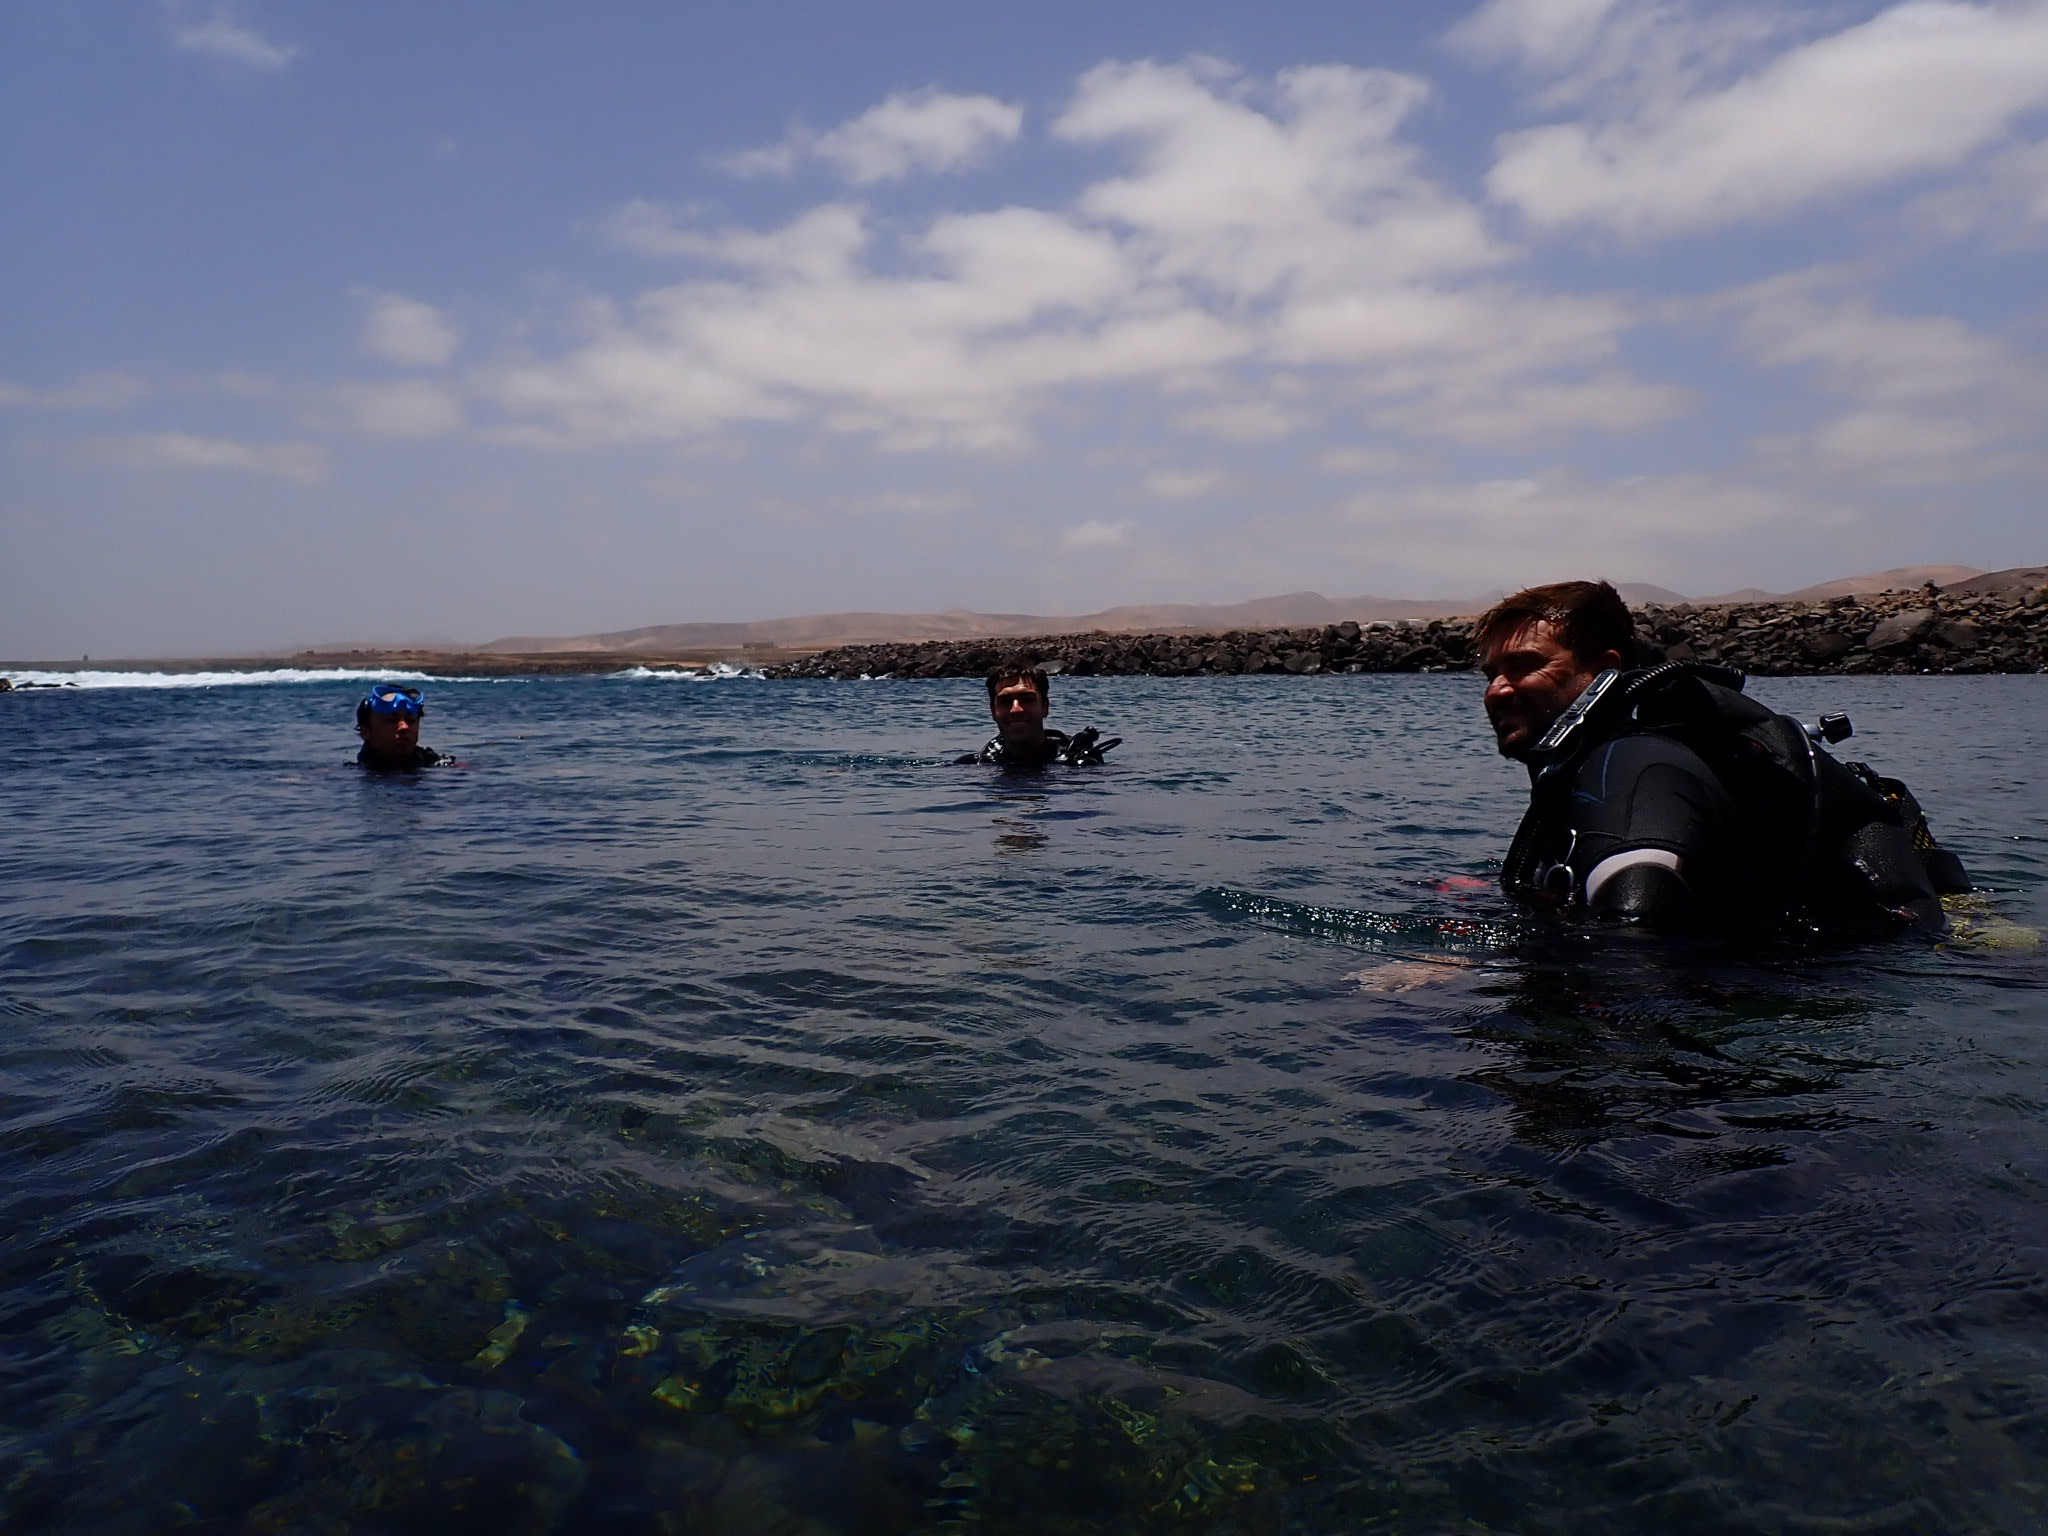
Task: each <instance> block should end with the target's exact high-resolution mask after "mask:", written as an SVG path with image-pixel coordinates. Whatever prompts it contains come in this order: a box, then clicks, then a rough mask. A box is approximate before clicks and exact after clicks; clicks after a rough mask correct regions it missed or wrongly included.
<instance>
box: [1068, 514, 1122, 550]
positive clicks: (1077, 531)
mask: <svg viewBox="0 0 2048 1536" xmlns="http://www.w3.org/2000/svg"><path fill="white" fill-rule="evenodd" d="M1131 528H1132V524H1130V523H1128V522H1121V523H1106V522H1102V521H1100V520H1099V519H1096V518H1090V519H1089V520H1088V521H1087V522H1085V523H1076V524H1075V525H1074V526H1073V527H1071V528H1069V529H1067V530H1066V532H1064V533H1062V534H1061V535H1060V542H1061V543H1062V544H1064V545H1065V546H1066V547H1067V548H1068V549H1110V548H1114V547H1115V546H1117V545H1120V544H1128V543H1129V542H1130V539H1131Z"/></svg>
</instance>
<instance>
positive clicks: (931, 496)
mask: <svg viewBox="0 0 2048 1536" xmlns="http://www.w3.org/2000/svg"><path fill="white" fill-rule="evenodd" d="M843 505H844V506H845V507H846V509H847V510H848V511H850V512H866V513H871V514H874V515H877V516H882V517H950V516H951V515H952V514H953V513H955V512H964V511H966V510H967V509H968V508H969V507H971V506H973V505H974V498H973V497H972V496H968V495H965V494H963V493H961V492H959V491H879V492H877V493H876V494H874V495H872V496H856V497H853V498H852V499H851V500H849V501H847V502H845V503H843Z"/></svg>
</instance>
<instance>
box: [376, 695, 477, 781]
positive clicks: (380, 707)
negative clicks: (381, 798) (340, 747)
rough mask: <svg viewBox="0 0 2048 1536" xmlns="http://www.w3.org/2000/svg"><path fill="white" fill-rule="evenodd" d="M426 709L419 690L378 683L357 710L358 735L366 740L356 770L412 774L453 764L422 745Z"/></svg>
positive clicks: (447, 758)
mask: <svg viewBox="0 0 2048 1536" xmlns="http://www.w3.org/2000/svg"><path fill="white" fill-rule="evenodd" d="M426 712H427V706H426V704H425V702H424V701H423V700H422V699H421V697H420V691H419V689H417V688H401V687H399V686H398V685H397V684H395V683H379V684H377V686H376V687H374V688H372V689H371V690H370V691H369V692H368V693H366V694H364V695H363V701H362V703H360V704H358V705H357V706H356V734H357V735H358V736H360V737H362V738H363V746H362V750H361V751H359V752H357V753H356V766H357V767H359V768H369V769H372V770H374V771H376V772H379V773H410V772H412V771H413V770H414V769H418V768H433V767H437V766H439V765H440V764H442V763H450V762H453V761H454V759H453V758H449V757H443V756H442V755H441V754H440V753H438V752H436V751H435V750H434V749H433V748H432V747H423V746H421V745H420V718H421V716H423V715H425V714H426Z"/></svg>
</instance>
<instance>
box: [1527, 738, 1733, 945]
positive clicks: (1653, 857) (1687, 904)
mask: <svg viewBox="0 0 2048 1536" xmlns="http://www.w3.org/2000/svg"><path fill="white" fill-rule="evenodd" d="M1565 818H1566V823H1567V825H1568V826H1569V827H1570V829H1571V833H1572V842H1571V852H1570V856H1569V857H1570V864H1571V870H1572V886H1573V893H1574V894H1575V895H1576V896H1578V897H1579V898H1580V899H1581V900H1582V901H1584V903H1585V905H1586V907H1587V909H1588V910H1589V911H1591V912H1593V913H1595V914H1596V915H1599V916H1606V917H1616V918H1624V919H1629V920H1634V921H1640V922H1643V923H1646V924H1648V925H1649V926H1652V927H1660V928H1683V927H1691V926H1694V925H1695V924H1696V923H1698V922H1700V921H1703V920H1705V919H1707V918H1708V917H1710V916H1711V915H1712V914H1713V912H1714V910H1715V909H1716V908H1718V907H1720V906H1722V904H1723V903H1724V902H1725V900H1726V898H1727V893H1728V888H1729V861H1730V859H1731V856H1732V854H1733V851H1734V849H1735V848H1736V847H1737V846H1738V842H1737V840H1738V838H1739V837H1740V835H1741V828H1740V826H1739V824H1738V820H1737V817H1736V812H1735V805H1734V802H1733V801H1732V800H1731V799H1730V798H1729V796H1728V792H1727V790H1725V789H1724V788H1722V786H1721V781H1720V780H1719V779H1718V778H1716V777H1715V776H1714V772H1713V770H1712V769H1710V768H1708V767H1707V765H1706V764H1705V763H1704V762H1702V761H1701V760H1700V758H1699V756H1698V754H1696V753H1694V752H1693V751H1692V750H1690V749H1689V748H1687V747H1684V746H1681V745H1679V743H1677V742H1675V741H1672V740H1671V739H1669V738H1668V737H1664V736H1655V735H1642V736H1623V737H1619V738H1617V739H1616V740H1613V741H1609V742H1603V743H1602V744H1601V745H1600V746H1598V747H1595V748H1594V749H1593V751H1592V752H1591V753H1590V754H1589V755H1588V756H1587V758H1586V761H1585V762H1584V763H1583V764H1581V765H1580V768H1579V772H1578V776H1577V779H1576V781H1575V782H1574V783H1573V786H1572V792H1571V796H1570V799H1569V801H1568V803H1567V805H1566V808H1565Z"/></svg>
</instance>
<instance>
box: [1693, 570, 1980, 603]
mask: <svg viewBox="0 0 2048 1536" xmlns="http://www.w3.org/2000/svg"><path fill="white" fill-rule="evenodd" d="M1983 574H1984V573H1983V572H1982V571H1980V570H1978V569H1977V568H1976V567H1975V566H1974V565H1901V566H1898V567H1896V568H1895V569H1892V570H1889V571H1873V572H1871V573H1870V574H1869V575H1867V576H1841V577H1837V578H1836V579H1835V580H1833V581H1823V582H1820V583H1818V584H1817V585H1815V586H1811V587H1801V588H1800V589H1799V590H1798V591H1797V592H1760V591H1758V590H1757V589H1756V588H1755V587H1744V588H1743V589H1742V590H1741V591H1740V592H1724V593H1722V594H1721V595H1720V596H1719V597H1702V598H1696V599H1694V601H1696V602H1702V603H1823V602H1826V601H1827V600H1828V599H1829V598H1831V597H1867V596H1869V595H1870V594H1871V593H1873V592H1907V591H1911V590H1912V589H1913V588H1914V587H1924V586H1926V585H1927V584H1928V583H1929V582H1930V581H1931V582H1933V583H1934V584H1935V585H1936V586H1937V587H1949V586H1954V585H1956V584H1957V583H1959V582H1965V581H1969V580H1971V579H1973V578H1975V577H1978V576H1982V575H1983Z"/></svg>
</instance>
